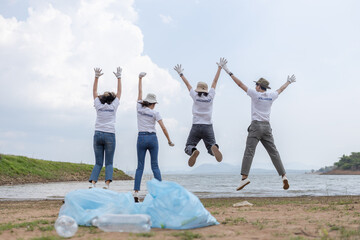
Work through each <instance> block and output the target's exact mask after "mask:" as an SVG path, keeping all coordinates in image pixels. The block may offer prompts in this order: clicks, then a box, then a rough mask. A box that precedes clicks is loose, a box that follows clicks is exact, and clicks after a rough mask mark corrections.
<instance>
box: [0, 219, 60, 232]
mask: <svg viewBox="0 0 360 240" xmlns="http://www.w3.org/2000/svg"><path fill="white" fill-rule="evenodd" d="M53 225H54V222H50V221H48V220H36V221H33V222H22V223H2V224H0V233H1V232H2V231H6V230H12V229H14V228H25V229H26V230H27V231H34V229H35V227H37V228H39V229H40V231H51V230H53V229H54V227H53Z"/></svg>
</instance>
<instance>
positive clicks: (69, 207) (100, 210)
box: [59, 188, 137, 226]
mask: <svg viewBox="0 0 360 240" xmlns="http://www.w3.org/2000/svg"><path fill="white" fill-rule="evenodd" d="M106 213H113V214H126V213H129V214H135V213H137V212H136V208H135V202H134V198H133V196H132V194H131V193H130V192H129V193H117V192H114V191H110V190H108V189H98V188H92V189H80V190H75V191H72V192H70V193H68V194H66V196H65V204H64V205H63V206H62V207H61V208H60V212H59V216H61V215H67V216H70V217H72V218H74V219H75V220H76V222H77V224H78V225H85V226H90V225H91V220H92V219H93V218H95V217H99V216H101V215H103V214H106Z"/></svg>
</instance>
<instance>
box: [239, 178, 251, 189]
mask: <svg viewBox="0 0 360 240" xmlns="http://www.w3.org/2000/svg"><path fill="white" fill-rule="evenodd" d="M249 183H250V179H249V178H245V179H242V180H241V181H240V185H239V186H238V187H237V188H236V191H240V190H241V189H243V188H244V187H245V186H246V185H248V184H249Z"/></svg>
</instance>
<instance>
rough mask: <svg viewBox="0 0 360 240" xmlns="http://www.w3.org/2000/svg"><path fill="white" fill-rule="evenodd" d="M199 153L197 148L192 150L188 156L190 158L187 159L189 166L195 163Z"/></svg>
mask: <svg viewBox="0 0 360 240" xmlns="http://www.w3.org/2000/svg"><path fill="white" fill-rule="evenodd" d="M199 154H200V152H199V150H197V149H195V150H194V151H193V152H192V154H191V156H190V158H189V161H188V164H189V167H192V166H194V165H195V162H196V158H197V157H198V156H199Z"/></svg>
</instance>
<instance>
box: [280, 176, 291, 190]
mask: <svg viewBox="0 0 360 240" xmlns="http://www.w3.org/2000/svg"><path fill="white" fill-rule="evenodd" d="M282 181H283V183H284V186H283V188H284V190H288V189H289V187H290V185H289V180H288V179H287V177H286V176H283V177H282Z"/></svg>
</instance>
